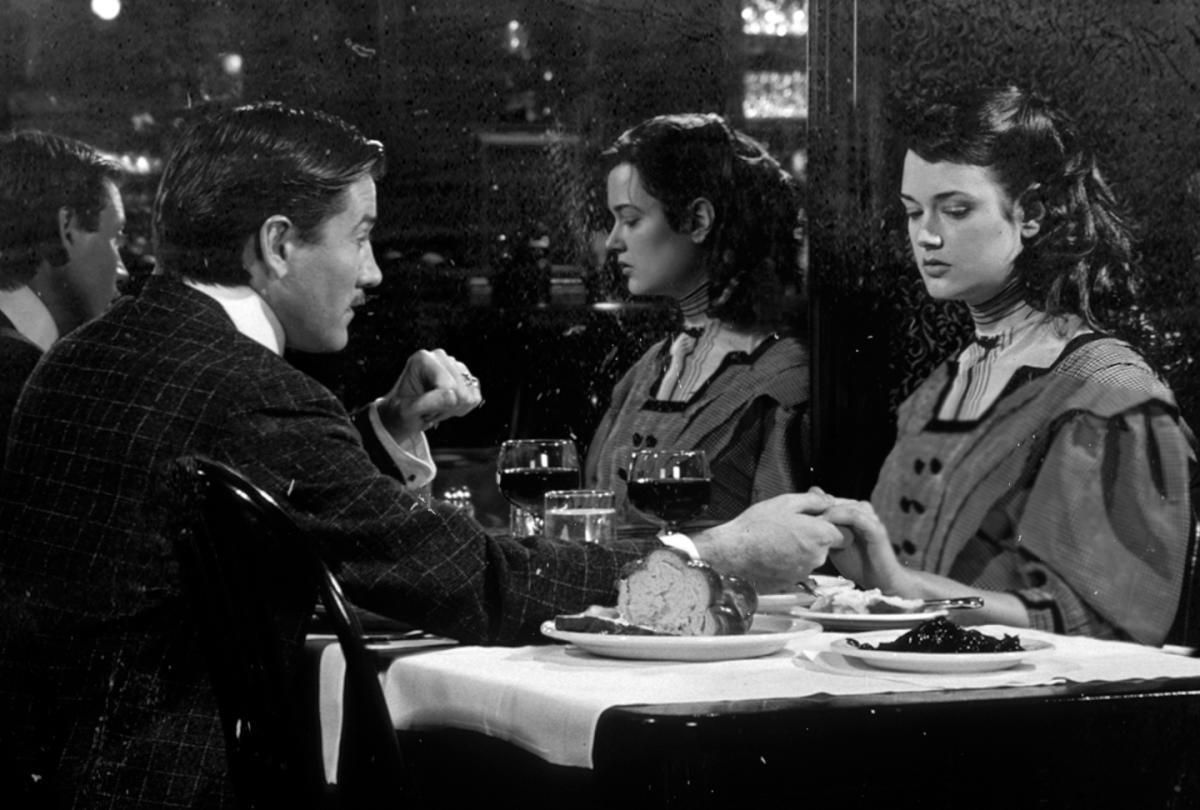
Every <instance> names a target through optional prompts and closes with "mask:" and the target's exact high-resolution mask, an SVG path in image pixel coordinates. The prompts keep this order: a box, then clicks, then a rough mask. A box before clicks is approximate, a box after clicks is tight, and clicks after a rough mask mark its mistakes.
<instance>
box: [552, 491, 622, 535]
mask: <svg viewBox="0 0 1200 810" xmlns="http://www.w3.org/2000/svg"><path fill="white" fill-rule="evenodd" d="M616 512H617V510H616V500H615V498H614V497H613V494H612V492H611V491H609V490H607V489H560V490H553V491H551V492H547V493H546V501H545V523H544V529H543V531H544V536H545V537H546V539H547V540H574V541H578V542H582V543H608V542H610V541H611V540H612V539H613V538H614V537H615V536H616V522H617V521H616Z"/></svg>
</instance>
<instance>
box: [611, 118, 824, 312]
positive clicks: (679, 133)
mask: <svg viewBox="0 0 1200 810" xmlns="http://www.w3.org/2000/svg"><path fill="white" fill-rule="evenodd" d="M622 163H628V164H630V165H631V166H633V168H635V169H637V171H638V175H639V177H640V178H641V182H642V185H643V187H644V188H645V189H646V191H647V192H649V193H650V194H651V195H652V196H653V197H654V198H655V199H657V200H658V201H659V202H660V203H662V206H663V210H664V213H665V214H666V217H667V222H668V223H669V224H670V226H671V227H672V228H674V229H675V230H676V231H680V230H682V229H683V228H684V227H685V226H686V225H687V218H688V216H689V208H690V206H691V204H692V202H693V201H694V200H696V199H697V198H699V197H704V198H705V199H707V200H709V202H711V203H712V205H713V209H714V211H715V216H714V224H713V228H712V231H711V232H710V233H709V235H708V237H707V238H706V239H705V240H704V242H703V244H702V245H701V248H702V249H703V250H704V251H705V254H706V257H707V258H706V261H707V269H708V278H709V282H710V285H711V288H710V304H709V314H710V315H711V316H712V317H714V318H719V319H720V320H722V321H726V322H728V323H730V324H733V325H734V326H736V327H739V328H742V329H776V328H778V327H779V326H780V325H781V324H782V322H783V319H784V315H783V303H784V292H785V290H786V288H788V287H790V286H794V285H795V284H796V283H797V282H798V280H799V245H798V241H797V238H796V230H797V228H798V227H799V225H800V221H799V220H800V205H801V203H800V189H799V184H798V182H797V181H796V179H795V178H794V177H792V176H791V175H790V174H788V173H787V172H786V171H784V170H783V169H782V168H781V167H780V165H779V163H778V162H777V161H776V160H775V159H774V158H773V157H771V156H770V155H769V154H768V153H767V150H766V149H765V148H764V147H763V146H762V145H761V144H760V143H758V142H757V141H755V140H754V139H752V138H750V137H748V136H746V135H744V134H742V133H741V132H738V131H737V130H735V129H733V128H732V127H730V126H729V124H728V123H727V122H726V121H725V119H723V118H721V116H719V115H712V114H696V113H691V114H683V115H660V116H657V117H654V118H650V119H648V120H646V121H643V122H642V123H640V124H638V125H637V126H635V127H633V128H632V129H630V130H628V131H626V132H625V133H624V134H623V135H621V136H620V137H619V138H617V140H616V141H615V142H614V143H613V144H612V145H611V146H609V147H608V149H606V150H605V151H604V152H603V153H602V168H603V170H604V172H605V173H606V174H607V173H608V172H610V171H611V170H612V169H613V168H615V167H616V166H618V165H619V164H622Z"/></svg>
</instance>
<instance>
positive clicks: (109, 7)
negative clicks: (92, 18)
mask: <svg viewBox="0 0 1200 810" xmlns="http://www.w3.org/2000/svg"><path fill="white" fill-rule="evenodd" d="M92 13H93V14H95V15H96V16H97V17H99V18H100V19H102V20H115V19H116V18H117V15H118V14H120V13H121V0H92Z"/></svg>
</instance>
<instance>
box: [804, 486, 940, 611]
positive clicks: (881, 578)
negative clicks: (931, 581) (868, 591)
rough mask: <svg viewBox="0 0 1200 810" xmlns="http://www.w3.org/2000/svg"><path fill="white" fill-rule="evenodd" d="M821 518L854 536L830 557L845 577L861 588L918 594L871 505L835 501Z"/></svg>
mask: <svg viewBox="0 0 1200 810" xmlns="http://www.w3.org/2000/svg"><path fill="white" fill-rule="evenodd" d="M821 517H823V518H824V519H825V520H828V521H829V522H830V523H832V524H834V525H835V526H839V527H844V528H846V529H849V530H850V532H851V533H852V534H853V536H854V541H853V542H851V543H847V544H846V545H844V546H842V548H840V549H837V550H835V551H831V552H830V554H829V559H830V561H831V562H832V563H833V564H834V565H835V566H836V567H837V569H838V571H839V572H841V574H842V575H843V576H845V577H846V578H847V579H851V580H854V582H856V583H858V585H859V587H861V588H879V589H880V590H881V591H883V592H884V593H886V594H890V595H894V596H906V597H912V596H917V595H918V594H919V592H920V589H919V588H918V587H917V583H916V582H915V580H914V577H913V575H912V572H911V571H909V570H908V569H907V568H905V567H904V566H903V565H901V564H900V561H899V560H898V559H897V558H896V552H895V551H894V550H893V549H892V541H891V538H890V537H889V536H888V532H887V528H886V527H885V526H884V525H883V522H882V521H880V519H879V516H878V515H876V514H875V508H874V507H873V506H871V504H870V503H869V502H867V501H851V500H846V499H836V502H835V503H834V505H833V506H831V507H830V508H829V509H827V510H825V512H824V513H822V515H821Z"/></svg>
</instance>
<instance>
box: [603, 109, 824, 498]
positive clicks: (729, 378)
mask: <svg viewBox="0 0 1200 810" xmlns="http://www.w3.org/2000/svg"><path fill="white" fill-rule="evenodd" d="M604 159H605V168H606V169H607V172H608V174H607V193H608V207H609V210H610V211H611V213H612V216H613V226H612V230H611V231H610V233H609V234H608V238H607V240H606V243H605V247H606V248H607V250H608V251H609V253H611V254H612V255H613V256H614V258H615V260H616V263H617V265H618V266H619V267H620V270H621V273H622V274H623V276H624V277H625V279H626V283H627V284H628V288H629V291H630V292H631V293H633V294H634V295H646V296H664V297H667V298H670V299H672V300H674V301H675V302H676V303H677V304H678V305H679V308H680V310H681V312H682V324H681V327H682V328H681V330H680V332H679V333H678V334H676V335H674V336H672V337H670V338H668V339H666V340H664V341H662V342H660V343H658V344H656V345H655V346H653V347H651V349H650V350H649V351H648V352H647V353H646V354H645V355H644V356H643V357H642V358H641V359H640V360H638V362H637V363H636V364H635V365H634V366H633V367H632V368H631V369H630V370H629V372H628V373H627V374H626V375H625V376H624V378H622V379H621V381H620V382H618V383H617V385H616V387H615V389H614V391H613V396H612V402H611V405H610V407H609V410H608V412H607V413H606V414H605V416H604V418H603V420H602V421H601V423H600V426H599V428H598V429H597V431H596V433H595V437H594V439H593V441H592V444H591V447H590V449H589V452H588V460H587V465H586V477H587V484H588V486H592V487H601V488H605V489H612V490H614V492H615V493H616V495H617V503H618V510H619V511H620V512H621V513H622V514H623V515H624V516H625V517H626V518H627V519H636V518H637V514H636V513H635V512H633V511H632V510H628V509H627V499H626V494H625V479H626V477H627V476H628V466H629V456H630V452H631V451H633V450H637V449H640V448H649V447H660V448H674V449H684V450H693V449H701V450H704V451H706V453H707V455H708V458H709V462H710V466H711V470H712V481H713V484H712V499H711V501H710V504H709V508H708V512H707V517H709V518H713V519H718V520H719V519H728V518H731V517H733V516H735V515H737V514H738V513H740V512H741V511H742V510H743V509H745V508H746V507H747V506H749V505H750V504H751V503H755V502H757V501H760V500H764V499H766V498H770V497H772V496H775V495H779V494H782V493H786V492H795V491H797V490H798V489H803V488H804V487H807V461H806V458H805V450H804V446H805V443H806V440H805V435H804V431H805V428H806V423H807V418H806V416H807V407H808V355H807V352H806V351H805V349H804V347H803V345H802V344H801V343H800V342H799V341H798V340H796V338H794V337H791V336H789V335H787V334H786V330H785V323H786V319H787V317H788V313H786V312H785V311H784V302H785V300H786V298H785V293H786V292H788V290H789V288H791V287H794V286H795V285H796V284H797V283H798V282H799V271H798V265H797V260H798V245H797V242H796V237H795V234H796V229H797V226H798V225H799V222H798V219H799V206H800V202H799V190H798V186H797V183H796V181H795V179H794V178H792V177H791V175H789V174H788V173H787V172H785V171H784V170H783V169H782V168H780V166H779V164H778V163H777V162H776V161H775V160H774V159H773V158H772V157H771V156H770V155H769V154H767V152H766V150H765V149H764V148H763V147H762V146H761V145H759V144H758V143H756V142H755V141H754V140H752V139H751V138H749V137H747V136H745V135H744V134H741V133H739V132H737V131H736V130H734V129H732V128H731V127H730V126H729V125H728V124H727V123H726V122H725V121H724V119H722V118H721V117H719V116H716V115H700V114H687V115H668V116H658V117H655V118H651V119H649V120H647V121H644V122H642V123H641V124H639V125H638V126H636V127H634V128H632V129H630V130H629V131H627V132H626V133H624V134H623V135H621V136H620V137H619V138H618V139H617V140H616V142H615V143H614V144H613V145H612V146H611V147H609V149H608V150H606V151H605V153H604Z"/></svg>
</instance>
